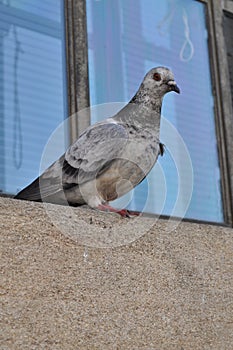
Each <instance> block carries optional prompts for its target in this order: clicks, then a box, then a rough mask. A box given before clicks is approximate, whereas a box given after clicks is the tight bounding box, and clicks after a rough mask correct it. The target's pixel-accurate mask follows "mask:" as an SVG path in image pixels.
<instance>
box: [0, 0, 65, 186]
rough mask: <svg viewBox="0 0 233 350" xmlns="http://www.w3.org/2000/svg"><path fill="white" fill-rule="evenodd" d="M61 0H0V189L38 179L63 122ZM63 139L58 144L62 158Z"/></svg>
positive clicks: (63, 65) (63, 75)
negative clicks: (44, 154) (44, 157)
mask: <svg viewBox="0 0 233 350" xmlns="http://www.w3.org/2000/svg"><path fill="white" fill-rule="evenodd" d="M63 3H64V2H63V0H50V1H45V2H44V1H40V0H34V1H31V0H22V1H18V0H1V1H0V70H1V74H0V84H1V88H0V113H1V118H0V149H1V152H0V154H1V155H0V157H1V159H0V164H1V165H0V189H1V191H4V192H8V193H16V192H17V191H18V190H19V189H21V188H23V187H25V186H26V185H27V184H28V183H30V182H31V181H32V180H33V179H34V178H36V177H37V176H38V173H39V165H40V159H41V154H42V152H43V149H44V146H45V144H46V142H47V140H48V138H49V136H50V134H51V133H52V132H53V131H54V129H55V128H56V126H57V125H58V124H59V123H60V122H62V120H64V118H65V117H67V106H66V81H65V62H64V61H65V50H64V9H63ZM64 147H65V140H61V145H60V150H59V153H61V152H62V151H63V150H64Z"/></svg>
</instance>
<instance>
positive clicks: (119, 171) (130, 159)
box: [96, 132, 159, 201]
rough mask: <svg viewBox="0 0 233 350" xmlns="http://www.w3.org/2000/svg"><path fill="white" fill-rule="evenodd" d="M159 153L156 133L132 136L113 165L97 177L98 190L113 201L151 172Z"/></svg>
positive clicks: (105, 197)
mask: <svg viewBox="0 0 233 350" xmlns="http://www.w3.org/2000/svg"><path fill="white" fill-rule="evenodd" d="M158 154H159V141H158V139H157V137H156V136H155V135H152V134H151V133H146V132H144V133H143V134H141V136H139V135H137V137H133V134H132V136H131V137H130V138H129V141H128V142H127V144H126V147H125V149H124V150H123V151H122V152H121V154H120V155H119V157H118V158H117V159H114V160H113V161H112V164H111V166H110V167H109V168H108V169H107V170H106V171H105V172H104V173H103V174H101V175H100V176H99V177H98V178H97V179H96V186H97V190H98V192H99V193H100V195H101V196H102V198H104V199H105V200H106V201H112V200H115V199H116V198H119V197H121V196H122V195H124V194H125V193H127V192H129V191H130V190H131V189H132V188H134V187H135V186H136V185H137V184H139V183H140V182H141V181H142V180H143V179H144V178H145V177H146V176H147V175H148V173H149V172H150V170H151V168H152V167H153V165H154V164H155V162H156V160H157V158H158Z"/></svg>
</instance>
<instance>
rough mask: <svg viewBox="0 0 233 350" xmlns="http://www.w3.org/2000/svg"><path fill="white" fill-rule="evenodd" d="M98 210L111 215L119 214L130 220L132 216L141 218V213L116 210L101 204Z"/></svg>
mask: <svg viewBox="0 0 233 350" xmlns="http://www.w3.org/2000/svg"><path fill="white" fill-rule="evenodd" d="M97 209H99V210H102V211H108V212H111V213H117V214H119V215H120V216H122V217H123V218H129V217H130V216H139V215H140V214H141V213H140V212H139V211H131V210H127V209H115V208H113V207H111V206H110V205H109V204H99V205H98V207H97Z"/></svg>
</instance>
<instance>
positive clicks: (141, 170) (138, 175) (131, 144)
mask: <svg viewBox="0 0 233 350" xmlns="http://www.w3.org/2000/svg"><path fill="white" fill-rule="evenodd" d="M170 91H174V92H176V93H180V89H179V87H178V86H177V84H176V82H175V80H174V75H173V73H172V71H171V70H170V69H168V68H166V67H156V68H152V69H151V70H150V71H149V72H148V73H147V74H146V75H145V77H144V79H143V81H142V83H141V85H140V87H139V89H138V91H137V92H136V94H135V95H134V97H133V98H132V99H131V100H130V101H129V103H128V104H127V105H126V106H125V107H123V108H122V109H121V110H120V111H119V112H117V113H116V114H115V115H114V116H113V117H111V118H108V119H106V120H104V121H101V122H98V123H96V124H94V125H91V126H89V127H88V128H87V129H86V130H85V131H84V132H83V133H82V134H81V135H80V136H79V138H78V139H77V140H76V141H75V142H74V143H73V144H72V145H71V146H70V147H69V148H68V150H67V151H66V152H65V153H64V154H63V155H62V156H61V157H60V158H59V159H58V160H56V161H55V162H54V163H53V164H52V165H51V166H50V167H49V168H47V169H46V170H45V171H44V172H43V173H42V175H40V176H39V177H38V178H37V179H36V180H35V181H33V182H32V183H31V184H30V185H28V186H27V187H26V188H24V189H23V190H21V191H20V192H19V193H18V194H17V195H16V196H15V198H16V199H23V200H30V201H39V202H41V201H43V202H51V203H57V204H66V205H67V204H68V205H72V206H79V205H84V204H87V205H89V206H90V207H91V208H95V209H99V210H104V211H110V212H117V213H119V214H120V215H121V216H123V217H129V215H130V214H132V215H138V213H137V212H129V211H128V210H127V209H115V208H113V207H111V206H110V205H109V202H111V201H113V200H115V199H117V198H119V197H121V196H123V195H124V194H126V193H127V192H129V191H130V190H131V189H133V188H134V187H135V186H137V185H138V184H139V183H140V182H141V181H142V180H143V179H144V178H145V177H146V176H147V175H148V173H149V172H150V170H151V169H152V167H153V166H154V164H155V162H156V161H157V158H158V156H159V155H163V153H164V145H163V144H162V143H161V142H160V139H159V137H160V119H161V108H162V101H163V97H164V95H165V94H166V93H167V92H170Z"/></svg>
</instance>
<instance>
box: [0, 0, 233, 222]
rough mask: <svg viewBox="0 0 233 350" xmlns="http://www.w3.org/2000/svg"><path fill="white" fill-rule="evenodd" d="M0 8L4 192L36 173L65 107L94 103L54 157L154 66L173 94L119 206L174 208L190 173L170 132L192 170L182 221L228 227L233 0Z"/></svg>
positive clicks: (53, 0)
mask: <svg viewBox="0 0 233 350" xmlns="http://www.w3.org/2000/svg"><path fill="white" fill-rule="evenodd" d="M0 10H1V11H0V20H1V25H0V30H1V31H0V69H1V75H0V84H1V89H0V113H1V118H0V150H1V152H0V157H1V159H0V190H1V191H2V192H4V193H11V194H14V193H16V192H17V191H18V190H19V189H21V188H23V187H24V186H25V185H27V184H28V183H30V182H31V181H32V180H33V179H34V178H36V177H37V176H38V172H39V168H40V161H41V155H42V153H43V149H44V146H45V144H46V142H47V140H48V139H49V137H50V135H51V133H52V132H53V130H54V129H56V127H57V126H58V125H59V124H60V123H61V122H62V121H63V120H64V119H65V118H66V117H67V115H74V114H75V113H76V112H77V111H80V110H83V109H85V108H86V107H88V106H89V104H90V105H91V106H92V108H91V114H89V113H86V114H85V116H84V117H83V116H82V118H80V115H78V116H77V117H73V118H71V120H70V124H69V130H67V129H66V131H65V133H64V135H63V139H62V140H61V142H60V143H59V144H57V145H56V147H55V148H56V149H54V155H53V156H54V159H53V160H55V159H56V158H57V157H58V156H59V155H60V154H61V153H62V152H63V151H64V149H65V148H66V147H67V146H68V144H69V143H70V142H73V141H74V140H75V139H76V138H77V136H78V134H79V133H80V132H81V131H82V130H83V129H85V128H86V127H87V126H88V125H89V124H90V122H91V123H94V122H95V121H97V120H100V119H103V118H105V117H109V116H111V115H113V114H114V113H115V112H116V111H117V110H118V109H120V108H121V107H122V106H123V105H124V104H125V103H127V102H128V101H129V99H130V98H131V97H132V96H133V94H134V93H135V92H136V90H137V88H138V86H139V84H140V82H141V80H142V78H143V76H144V74H145V73H146V72H147V71H148V70H149V69H150V68H151V67H153V66H157V65H164V66H168V67H170V68H172V70H173V71H174V73H175V77H176V80H177V82H178V84H179V86H180V88H181V91H182V94H181V95H180V96H178V95H176V96H175V95H174V94H168V95H167V96H166V97H165V99H164V104H163V111H162V114H163V120H162V128H161V142H164V143H165V144H166V145H167V150H166V153H165V156H164V157H160V159H159V162H158V164H157V165H156V166H155V168H154V169H153V170H152V172H151V174H150V177H149V181H150V182H149V185H148V182H147V181H145V182H143V183H142V184H140V186H138V187H137V188H136V189H135V191H134V194H133V196H132V197H130V196H129V197H127V198H126V200H125V202H124V201H123V203H124V204H125V203H126V204H127V205H128V206H129V207H130V209H136V210H141V209H143V208H144V210H146V211H147V212H150V213H155V214H164V215H175V214H177V216H182V213H181V214H179V210H180V212H182V210H183V208H182V200H181V202H180V203H179V205H178V210H177V211H176V212H175V213H174V211H173V208H174V206H175V205H176V199H177V196H178V192H179V181H180V179H179V175H180V174H179V171H180V170H181V173H182V175H183V177H184V178H185V177H186V178H188V176H187V174H188V167H186V166H185V162H184V158H183V154H182V152H183V151H184V149H182V147H180V145H177V147H170V146H171V145H170V141H171V140H172V141H173V142H176V141H177V139H178V138H177V139H176V137H175V136H174V132H173V131H172V132H171V128H174V130H175V131H176V132H177V135H178V137H179V135H180V136H181V137H182V140H183V141H184V143H185V145H186V147H187V150H188V154H189V155H190V157H191V160H192V167H193V175H194V177H193V192H192V197H191V202H190V204H189V206H188V209H187V211H186V215H185V217H186V218H190V219H199V220H203V221H211V222H218V223H227V224H230V225H232V224H233V211H232V208H233V195H232V193H233V158H232V153H233V113H232V109H233V106H232V96H233V93H232V81H233V78H232V69H231V66H232V64H231V63H232V40H231V36H232V35H231V28H232V16H233V1H231V0H224V1H221V2H219V1H218V0H213V1H207V0H158V1H153V0H135V1H132V0H111V1H107V0H86V1H83V0H72V1H70V0H48V1H46V2H41V1H39V0H35V1H33V2H32V1H30V0H21V1H16V0H0ZM65 29H66V30H65ZM119 103H120V104H119ZM96 105H97V107H95V108H94V107H93V106H96ZM168 126H169V128H170V129H169V128H168V129H169V130H170V132H171V135H170V134H169V130H168V129H167V127H168ZM174 148H175V149H176V151H178V152H177V154H178V155H177V158H176V159H174V154H173V149H174ZM51 161H52V159H51ZM177 165H178V168H179V169H178V171H177ZM188 185H189V183H188ZM165 190H167V193H166V191H165ZM184 198H185V196H184ZM184 202H185V200H184ZM186 204H187V200H186ZM116 205H117V204H116Z"/></svg>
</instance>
